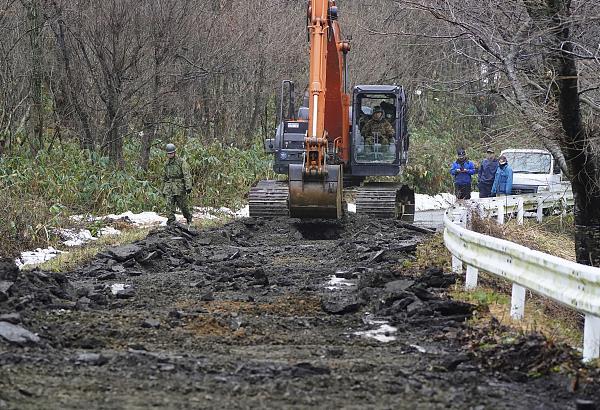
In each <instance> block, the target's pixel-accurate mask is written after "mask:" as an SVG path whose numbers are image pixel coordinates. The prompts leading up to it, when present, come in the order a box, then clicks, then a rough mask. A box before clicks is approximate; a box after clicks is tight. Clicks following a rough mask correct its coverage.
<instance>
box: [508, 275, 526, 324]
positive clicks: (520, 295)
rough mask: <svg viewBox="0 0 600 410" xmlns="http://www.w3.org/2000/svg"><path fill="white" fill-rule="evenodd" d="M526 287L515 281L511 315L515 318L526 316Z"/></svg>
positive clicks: (519, 318)
mask: <svg viewBox="0 0 600 410" xmlns="http://www.w3.org/2000/svg"><path fill="white" fill-rule="evenodd" d="M525 290H526V289H525V288H524V287H523V286H520V285H517V284H516V283H513V285H512V297H511V301H510V317H512V318H513V319H515V320H521V319H523V316H525Z"/></svg>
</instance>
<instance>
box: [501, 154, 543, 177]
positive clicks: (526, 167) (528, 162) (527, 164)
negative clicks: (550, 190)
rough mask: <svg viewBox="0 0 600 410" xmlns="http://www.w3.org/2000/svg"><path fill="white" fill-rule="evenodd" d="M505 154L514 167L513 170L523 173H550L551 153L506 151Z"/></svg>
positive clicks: (509, 163)
mask: <svg viewBox="0 0 600 410" xmlns="http://www.w3.org/2000/svg"><path fill="white" fill-rule="evenodd" d="M503 155H504V156H505V157H506V159H507V160H508V165H510V166H511V167H512V169H513V172H518V173H523V174H549V173H550V165H551V159H550V154H543V153H539V152H535V153H532V152H505V153H503Z"/></svg>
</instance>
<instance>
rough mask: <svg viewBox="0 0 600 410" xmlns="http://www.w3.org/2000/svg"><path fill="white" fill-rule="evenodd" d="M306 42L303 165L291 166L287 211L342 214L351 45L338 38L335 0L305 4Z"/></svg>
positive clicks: (300, 214)
mask: <svg viewBox="0 0 600 410" xmlns="http://www.w3.org/2000/svg"><path fill="white" fill-rule="evenodd" d="M306 15H307V27H308V33H309V42H310V68H309V72H310V76H309V83H308V88H309V94H310V95H309V116H308V130H307V132H306V138H305V153H304V161H303V163H302V164H297V165H296V164H292V165H290V167H289V201H290V203H289V208H290V215H291V216H293V217H302V218H340V217H341V216H342V214H343V210H342V196H343V195H342V187H343V183H342V179H343V166H344V165H345V164H346V163H347V162H348V159H349V157H350V155H349V149H350V137H349V132H348V130H349V121H348V111H349V106H350V96H349V95H348V94H347V93H346V92H345V90H344V82H345V78H344V75H345V74H344V66H345V60H346V54H347V52H348V51H349V50H350V45H349V43H348V42H345V41H342V40H341V33H340V28H339V25H338V22H337V6H336V3H335V1H334V0H310V1H309V2H308V4H307V13H306Z"/></svg>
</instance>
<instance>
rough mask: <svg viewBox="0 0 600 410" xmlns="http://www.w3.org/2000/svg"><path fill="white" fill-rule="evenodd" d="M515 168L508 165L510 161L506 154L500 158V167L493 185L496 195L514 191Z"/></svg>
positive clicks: (493, 191)
mask: <svg viewBox="0 0 600 410" xmlns="http://www.w3.org/2000/svg"><path fill="white" fill-rule="evenodd" d="M512 183H513V170H512V168H511V167H510V165H508V161H507V160H506V157H505V156H504V155H500V158H498V169H497V170H496V177H495V178H494V185H492V194H496V196H501V195H510V194H511V193H512Z"/></svg>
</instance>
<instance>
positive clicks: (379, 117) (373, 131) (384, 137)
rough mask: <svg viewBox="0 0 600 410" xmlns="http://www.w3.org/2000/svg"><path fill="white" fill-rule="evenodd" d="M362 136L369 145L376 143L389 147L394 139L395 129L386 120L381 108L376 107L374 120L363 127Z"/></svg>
mask: <svg viewBox="0 0 600 410" xmlns="http://www.w3.org/2000/svg"><path fill="white" fill-rule="evenodd" d="M362 135H363V136H364V137H365V144H367V145H373V144H374V143H377V144H383V145H387V144H389V143H390V141H391V140H392V138H394V127H392V125H391V124H390V123H389V122H388V121H387V120H386V119H385V118H384V116H383V110H382V109H381V107H375V110H374V111H373V118H371V119H370V120H369V121H368V122H367V123H366V124H365V126H364V127H363V129H362ZM374 137H377V138H374Z"/></svg>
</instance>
